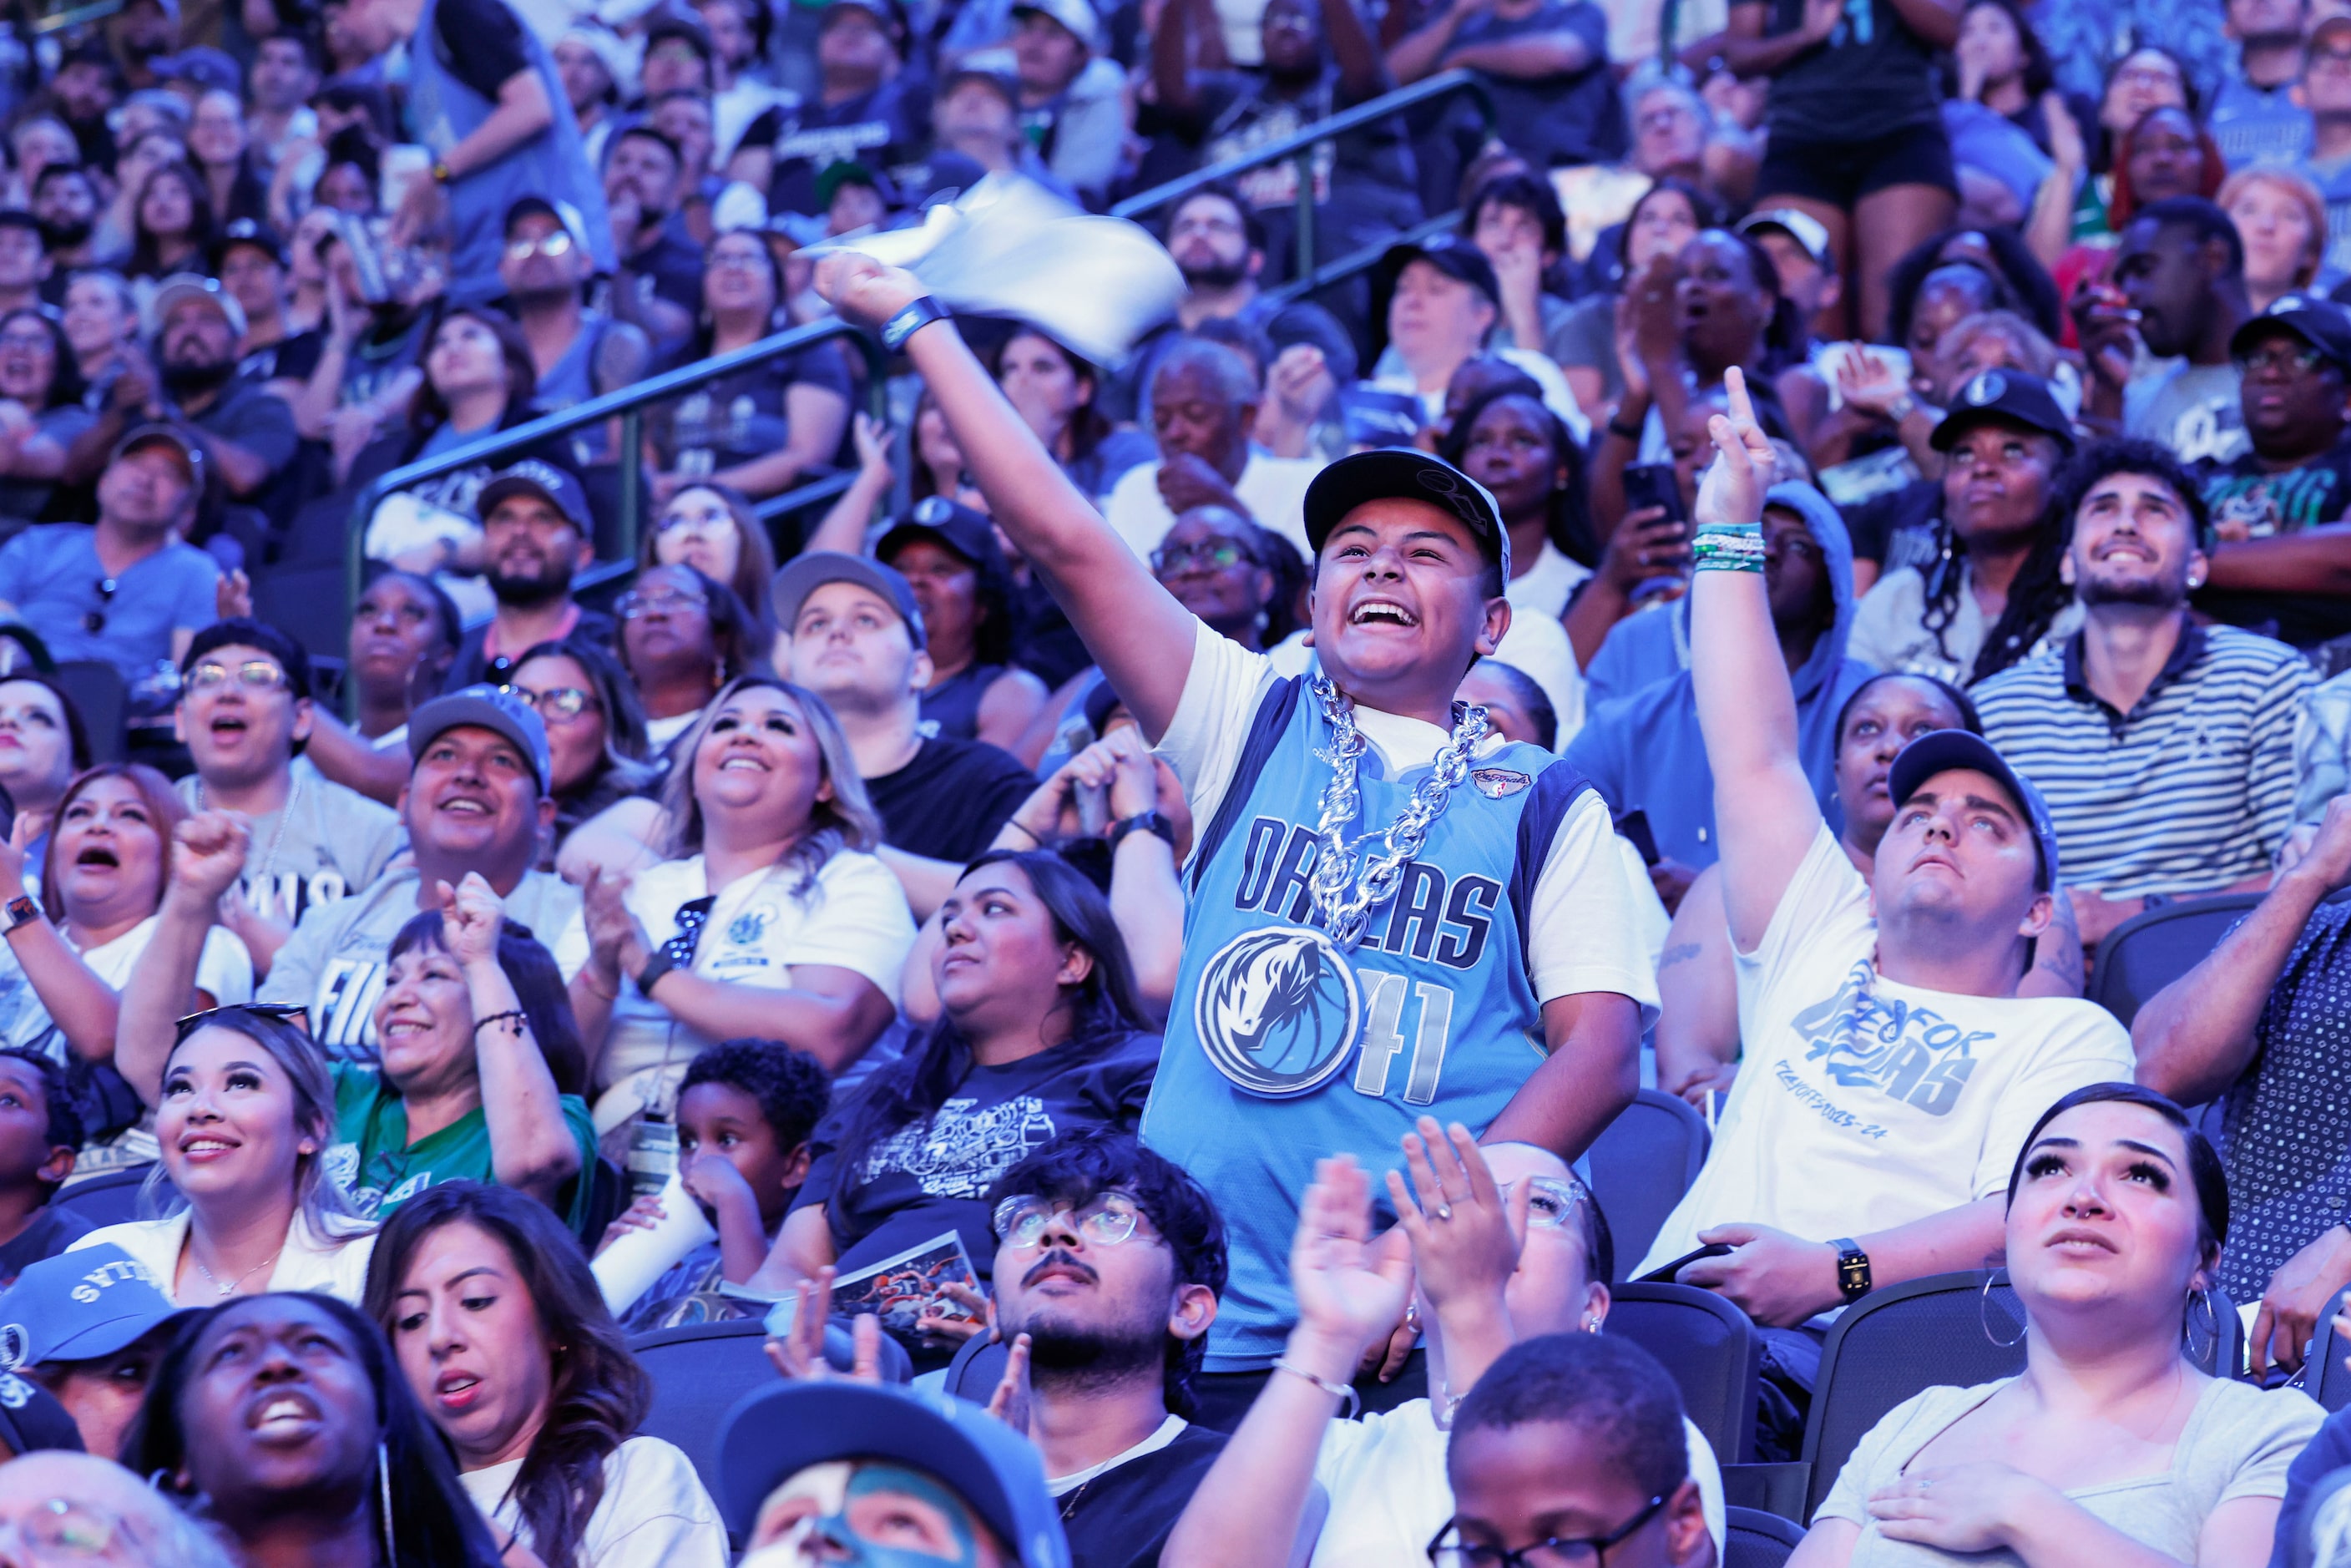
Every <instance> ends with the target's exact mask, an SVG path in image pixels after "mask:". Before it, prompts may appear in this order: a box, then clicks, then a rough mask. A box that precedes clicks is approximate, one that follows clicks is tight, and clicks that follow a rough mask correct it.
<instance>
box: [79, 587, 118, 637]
mask: <svg viewBox="0 0 2351 1568" xmlns="http://www.w3.org/2000/svg"><path fill="white" fill-rule="evenodd" d="M121 586H122V585H121V584H120V583H119V582H117V581H115V580H114V579H112V578H110V577H101V578H99V580H98V608H97V609H95V610H93V611H91V612H89V614H87V615H85V616H83V617H82V618H81V629H82V630H83V631H85V632H89V634H90V635H91V636H93V637H94V636H96V635H97V634H98V633H99V632H103V631H105V630H106V607H107V606H108V605H110V604H111V603H113V602H114V591H115V590H116V589H118V588H120V587H121Z"/></svg>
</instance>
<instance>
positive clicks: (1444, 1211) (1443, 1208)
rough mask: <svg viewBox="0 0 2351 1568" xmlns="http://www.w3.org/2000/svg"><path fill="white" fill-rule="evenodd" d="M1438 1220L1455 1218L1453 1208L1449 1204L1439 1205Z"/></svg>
mask: <svg viewBox="0 0 2351 1568" xmlns="http://www.w3.org/2000/svg"><path fill="white" fill-rule="evenodd" d="M1437 1218H1439V1219H1450V1218H1453V1206H1452V1205H1451V1204H1449V1203H1440V1204H1438V1205H1437Z"/></svg>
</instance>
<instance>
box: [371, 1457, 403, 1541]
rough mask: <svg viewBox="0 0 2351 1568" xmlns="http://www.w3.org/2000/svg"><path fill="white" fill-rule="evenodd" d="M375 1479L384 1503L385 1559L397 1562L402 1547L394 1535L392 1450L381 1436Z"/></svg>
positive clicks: (376, 1459) (376, 1458)
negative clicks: (393, 1538) (396, 1541)
mask: <svg viewBox="0 0 2351 1568" xmlns="http://www.w3.org/2000/svg"><path fill="white" fill-rule="evenodd" d="M375 1479H376V1489H377V1493H378V1496H379V1497H380V1498H381V1501H382V1504H383V1560H384V1562H386V1563H398V1562H399V1561H400V1548H399V1546H398V1545H397V1544H396V1543H395V1542H393V1540H392V1450H391V1448H389V1447H388V1446H387V1445H386V1444H385V1443H384V1442H383V1441H382V1439H381V1438H379V1439H377V1441H376V1445H375Z"/></svg>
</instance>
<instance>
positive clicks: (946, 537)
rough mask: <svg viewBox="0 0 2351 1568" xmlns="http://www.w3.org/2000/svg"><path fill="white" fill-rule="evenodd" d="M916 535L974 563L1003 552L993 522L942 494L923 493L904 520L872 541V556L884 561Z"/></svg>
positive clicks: (891, 557) (912, 540) (893, 556)
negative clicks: (923, 495)
mask: <svg viewBox="0 0 2351 1568" xmlns="http://www.w3.org/2000/svg"><path fill="white" fill-rule="evenodd" d="M917 539H930V540H932V541H933V542H935V543H937V544H943V545H945V546H946V548H947V549H951V550H953V551H955V552H956V554H957V555H959V556H961V557H963V559H966V560H967V561H969V562H971V564H972V565H974V566H981V565H984V564H986V563H987V562H988V561H990V560H993V559H996V558H997V557H998V556H1000V555H1002V554H1003V553H1004V552H1003V550H1002V549H1001V548H1000V547H999V546H998V544H997V542H996V525H995V524H994V523H991V522H989V521H988V520H987V517H984V516H983V515H981V514H980V513H978V512H975V511H973V510H972V509H971V508H970V507H966V506H961V505H959V504H957V503H956V502H954V501H950V500H948V499H947V498H946V497H945V496H925V497H923V498H922V499H921V500H919V501H917V502H915V503H914V512H913V513H912V514H911V515H910V516H909V517H907V518H906V519H905V520H904V522H901V523H896V524H893V526H892V528H891V529H890V531H889V532H888V533H886V534H883V536H882V537H881V538H880V539H878V540H877V541H875V543H874V546H873V557H874V559H876V560H880V561H883V562H888V561H890V560H892V559H894V558H895V557H896V555H897V553H898V552H899V551H900V550H902V549H904V548H905V547H906V546H908V545H910V544H913V543H914V541H915V540H917ZM893 570H895V569H894V568H893Z"/></svg>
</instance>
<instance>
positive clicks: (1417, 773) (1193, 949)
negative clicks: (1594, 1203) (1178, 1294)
mask: <svg viewBox="0 0 2351 1568" xmlns="http://www.w3.org/2000/svg"><path fill="white" fill-rule="evenodd" d="M1331 746H1332V731H1331V727H1330V724H1329V722H1328V721H1327V720H1326V719H1324V717H1323V716H1322V707H1321V705H1320V704H1319V703H1318V702H1316V701H1315V699H1314V696H1313V694H1312V693H1311V691H1310V690H1309V689H1308V688H1307V685H1306V683H1305V681H1304V680H1303V679H1302V678H1297V679H1290V680H1285V681H1278V682H1276V683H1275V684H1274V685H1272V686H1271V687H1270V688H1268V690H1267V691H1266V693H1265V695H1263V697H1262V698H1261V699H1260V701H1259V707H1258V710H1257V714H1256V716H1255V719H1254V720H1253V722H1252V725H1251V727H1250V732H1249V739H1248V742H1247V744H1246V745H1245V747H1243V749H1242V753H1241V758H1240V762H1239V765H1238V768H1236V769H1235V772H1234V776H1233V779H1232V782H1231V784H1230V785H1229V786H1228V789H1226V791H1225V795H1224V799H1223V802H1222V804H1221V805H1220V806H1219V807H1218V808H1217V814H1216V817H1215V820H1214V821H1211V822H1210V823H1209V824H1208V826H1207V830H1206V831H1205V832H1203V834H1202V835H1201V838H1200V841H1199V843H1198V845H1197V847H1196V850H1195V852H1194V855H1193V861H1192V865H1191V867H1190V871H1189V873H1188V874H1189V877H1190V887H1189V889H1188V891H1189V894H1190V898H1189V901H1188V903H1187V904H1186V910H1185V917H1184V963H1183V967H1182V969H1181V971H1180V972H1179V973H1178V976H1177V978H1176V984H1175V1006H1174V1009H1173V1011H1172V1014H1171V1016H1170V1017H1169V1019H1168V1020H1167V1036H1166V1044H1165V1049H1164V1050H1163V1051H1162V1052H1161V1054H1160V1058H1159V1074H1158V1077H1157V1079H1156V1080H1155V1082H1153V1084H1152V1089H1151V1100H1150V1103H1149V1104H1148V1105H1147V1106H1146V1107H1145V1108H1144V1113H1143V1137H1144V1142H1145V1143H1146V1144H1148V1145H1150V1146H1151V1147H1152V1148H1154V1149H1155V1150H1157V1151H1158V1152H1159V1153H1160V1154H1162V1155H1165V1156H1167V1157H1168V1158H1169V1159H1171V1160H1174V1161H1175V1162H1176V1163H1177V1164H1178V1165H1180V1166H1183V1167H1184V1168H1185V1169H1186V1170H1188V1171H1189V1172H1191V1173H1192V1175H1193V1176H1195V1177H1196V1178H1197V1179H1198V1180H1199V1182H1200V1183H1201V1185H1202V1186H1206V1187H1207V1189H1208V1191H1209V1192H1210V1193H1212V1194H1214V1195H1215V1197H1216V1199H1217V1207H1218V1209H1219V1211H1220V1212H1221V1213H1222V1214H1223V1216H1224V1221H1225V1228H1226V1235H1227V1239H1228V1245H1229V1247H1230V1249H1231V1256H1232V1278H1231V1281H1230V1282H1229V1283H1228V1285H1227V1286H1226V1288H1225V1294H1224V1300H1223V1304H1222V1306H1221V1308H1220V1310H1219V1311H1218V1312H1217V1322H1216V1326H1215V1327H1214V1328H1213V1329H1212V1330H1211V1331H1210V1338H1209V1342H1208V1361H1207V1366H1208V1370H1210V1371H1212V1372H1237V1371H1244V1370H1248V1369H1249V1368H1252V1367H1257V1366H1262V1365H1264V1364H1266V1363H1267V1362H1269V1361H1270V1360H1271V1359H1272V1357H1274V1356H1275V1355H1277V1354H1280V1350H1281V1345H1282V1342H1283V1340H1284V1339H1285V1337H1286V1336H1287V1335H1288V1333H1289V1330H1290V1322H1292V1320H1293V1319H1294V1317H1295V1315H1296V1314H1295V1312H1294V1310H1293V1309H1292V1306H1291V1303H1290V1237H1291V1233H1292V1232H1293V1231H1294V1230H1295V1229H1296V1228H1297V1222H1298V1201H1299V1199H1300V1197H1302V1196H1303V1195H1304V1193H1305V1191H1306V1188H1307V1186H1308V1184H1309V1183H1310V1182H1311V1181H1312V1179H1313V1175H1314V1162H1315V1161H1316V1160H1318V1159H1322V1158H1323V1157H1325V1156H1327V1155H1334V1154H1339V1153H1342V1152H1344V1153H1348V1154H1352V1155H1354V1156H1355V1159H1356V1162H1357V1163H1358V1164H1360V1165H1361V1166H1364V1168H1365V1169H1366V1170H1369V1171H1370V1172H1372V1173H1373V1193H1374V1197H1375V1198H1376V1199H1377V1201H1378V1202H1379V1204H1380V1206H1381V1208H1382V1210H1383V1214H1382V1219H1383V1223H1384V1222H1385V1221H1386V1220H1387V1218H1390V1217H1389V1216H1387V1215H1386V1214H1385V1212H1384V1211H1385V1208H1386V1203H1387V1199H1386V1196H1385V1188H1384V1186H1383V1185H1382V1182H1381V1178H1380V1176H1379V1173H1381V1172H1383V1171H1385V1170H1387V1169H1389V1168H1391V1167H1395V1166H1401V1165H1402V1164H1403V1154H1402V1151H1401V1149H1400V1147H1399V1140H1400V1139H1401V1138H1402V1137H1403V1136H1404V1134H1405V1133H1407V1132H1409V1131H1410V1130H1411V1128H1412V1124H1413V1121H1414V1119H1415V1118H1416V1117H1418V1116H1421V1115H1423V1114H1426V1115H1433V1116H1435V1117H1437V1120H1439V1121H1440V1122H1455V1121H1458V1122H1461V1123H1464V1124H1467V1125H1468V1127H1469V1128H1470V1129H1472V1130H1473V1131H1477V1132H1482V1131H1483V1130H1484V1129H1485V1127H1486V1126H1487V1124H1489V1123H1490V1122H1492V1121H1493V1119H1494V1118H1495V1117H1496V1116H1497V1115H1499V1113H1500V1112H1501V1110H1502V1107H1503V1106H1504V1105H1506V1104H1508V1103H1510V1096H1511V1095H1513V1094H1515V1093H1516V1092H1518V1090H1519V1086H1520V1084H1522V1083H1524V1082H1526V1081H1527V1077H1528V1075H1529V1074H1531V1072H1533V1071H1534V1070H1535V1069H1536V1067H1537V1066H1539V1065H1540V1064H1541V1061H1542V1059H1543V1033H1542V1017H1541V1008H1540V1006H1539V1005H1538V1004H1537V1002H1536V1000H1535V995H1534V990H1533V988H1532V987H1531V985H1530V983H1529V982H1528V979H1527V956H1526V947H1527V940H1526V932H1527V922H1528V916H1529V910H1530V906H1531V900H1532V895H1533V893H1534V886H1535V880H1536V878H1537V877H1538V876H1539V875H1540V874H1541V871H1542V865H1543V861H1544V859H1545V857H1546V856H1547V855H1548V854H1549V852H1550V850H1551V844H1552V838H1553V837H1554V836H1555V835H1556V834H1557V832H1558V831H1559V827H1560V824H1561V823H1562V822H1563V821H1565V820H1566V817H1567V812H1568V808H1569V807H1570V806H1571V805H1572V804H1573V802H1574V800H1575V798H1576V796H1577V795H1578V794H1580V793H1581V792H1582V791H1583V790H1584V789H1589V788H1590V786H1589V785H1588V784H1586V783H1585V782H1584V780H1583V779H1582V778H1581V777H1579V776H1578V775H1577V774H1576V773H1575V771H1574V770H1573V768H1569V767H1568V766H1566V764H1564V763H1562V761H1560V759H1559V758H1556V757H1554V756H1552V754H1551V753H1550V752H1547V751H1544V750H1542V749H1541V748H1540V747H1532V746H1524V745H1516V744H1513V745H1507V746H1504V747H1499V749H1497V750H1494V751H1490V752H1488V753H1485V754H1484V755H1482V756H1480V757H1479V758H1477V761H1476V766H1475V767H1474V768H1472V770H1471V774H1470V778H1469V781H1468V783H1466V784H1464V785H1462V786H1461V787H1460V788H1458V789H1455V790H1454V792H1453V795H1452V798H1451V800H1449V801H1448V802H1447V806H1446V808H1445V811H1444V813H1443V814H1442V815H1441V816H1439V817H1438V818H1437V822H1436V825H1435V826H1434V827H1432V828H1431V829H1430V830H1429V833H1428V838H1427V841H1426V843H1424V844H1423V846H1422V848H1421V852H1420V853H1419V855H1418V856H1416V858H1415V859H1414V860H1413V862H1411V863H1410V864H1409V865H1407V866H1406V867H1405V871H1404V873H1403V875H1402V877H1401V878H1400V879H1399V881H1398V883H1397V884H1396V892H1395V895H1394V897H1392V898H1391V899H1390V900H1389V901H1388V902H1387V903H1385V904H1381V905H1380V906H1379V907H1378V908H1377V909H1375V910H1374V911H1373V912H1372V914H1371V916H1370V918H1369V919H1368V921H1367V922H1366V923H1365V925H1364V940H1363V941H1362V943H1361V944H1360V945H1359V946H1357V947H1356V948H1355V950H1354V951H1353V953H1352V954H1346V955H1342V954H1341V953H1340V952H1339V951H1338V950H1337V948H1336V947H1335V946H1332V943H1331V942H1330V940H1329V939H1328V938H1327V937H1326V936H1324V935H1323V934H1322V930H1321V928H1320V927H1321V921H1320V918H1319V917H1318V916H1317V915H1315V914H1314V913H1313V903H1312V900H1311V897H1310V896H1309V894H1308V892H1307V879H1308V877H1309V876H1311V874H1312V872H1313V866H1314V858H1315V851H1316V849H1317V847H1318V844H1319V840H1318V839H1317V837H1316V834H1315V823H1316V822H1317V821H1319V820H1320V817H1321V809H1320V802H1321V800H1322V789H1323V787H1324V786H1325V785H1326V784H1327V783H1329V781H1330V779H1331V764H1330V763H1329V762H1328V761H1327V760H1325V757H1326V755H1327V754H1328V753H1329V751H1330V748H1331ZM1379 768H1380V763H1379V758H1378V754H1377V753H1376V752H1374V751H1370V750H1367V751H1366V752H1365V754H1364V759H1363V765H1362V774H1361V788H1362V791H1363V803H1362V809H1361V810H1360V811H1359V812H1358V814H1357V816H1356V818H1355V820H1354V821H1353V823H1351V824H1350V829H1349V831H1350V832H1351V834H1362V833H1365V832H1370V833H1372V834H1374V835H1376V834H1378V833H1379V832H1382V831H1384V830H1385V829H1386V827H1387V824H1389V823H1390V822H1392V821H1395V818H1396V814H1397V813H1398V812H1399V811H1401V810H1403V809H1404V807H1405V803H1406V802H1407V801H1408V800H1410V799H1411V797H1412V789H1413V786H1414V785H1415V784H1416V783H1417V782H1418V781H1419V779H1421V777H1422V776H1423V775H1424V774H1425V772H1426V769H1425V768H1421V769H1414V770H1412V771H1410V772H1407V773H1405V775H1403V776H1402V777H1401V778H1398V779H1381V778H1376V777H1374V774H1375V773H1376V772H1377V771H1378V770H1379ZM1367 847H1369V846H1367Z"/></svg>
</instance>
